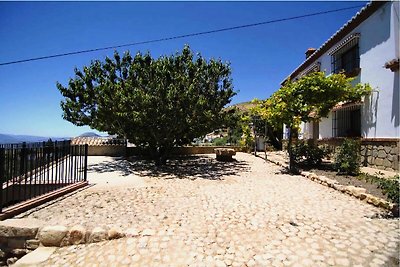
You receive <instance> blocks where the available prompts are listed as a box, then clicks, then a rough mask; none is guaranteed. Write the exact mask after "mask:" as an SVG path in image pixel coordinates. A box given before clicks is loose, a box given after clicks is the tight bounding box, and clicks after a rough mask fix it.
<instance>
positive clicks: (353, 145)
mask: <svg viewBox="0 0 400 267" xmlns="http://www.w3.org/2000/svg"><path fill="white" fill-rule="evenodd" d="M360 150H361V143H360V141H359V140H353V139H345V140H344V141H343V143H342V144H341V146H340V147H339V152H338V153H337V154H336V157H335V164H334V165H335V168H336V169H337V170H338V173H339V174H348V175H357V174H359V173H360V159H361V156H360Z"/></svg>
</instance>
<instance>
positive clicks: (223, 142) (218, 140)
mask: <svg viewBox="0 0 400 267" xmlns="http://www.w3.org/2000/svg"><path fill="white" fill-rule="evenodd" d="M212 143H213V145H215V146H225V145H226V143H228V137H227V136H225V137H218V138H215V139H214V140H213V141H212Z"/></svg>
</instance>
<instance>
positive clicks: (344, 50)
mask: <svg viewBox="0 0 400 267" xmlns="http://www.w3.org/2000/svg"><path fill="white" fill-rule="evenodd" d="M358 39H359V34H353V35H350V36H349V37H348V38H347V39H346V40H345V41H343V42H342V43H341V44H339V45H337V46H336V47H335V48H334V49H333V50H332V51H331V52H330V55H331V62H332V72H333V73H340V72H342V71H344V72H345V74H346V75H347V76H348V77H354V76H357V75H358V74H359V72H360V53H359V46H358Z"/></svg>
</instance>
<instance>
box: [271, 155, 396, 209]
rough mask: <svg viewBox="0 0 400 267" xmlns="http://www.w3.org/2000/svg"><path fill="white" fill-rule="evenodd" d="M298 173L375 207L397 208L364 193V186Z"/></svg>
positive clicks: (303, 172) (279, 164)
mask: <svg viewBox="0 0 400 267" xmlns="http://www.w3.org/2000/svg"><path fill="white" fill-rule="evenodd" d="M267 161H269V162H271V163H274V164H276V165H278V166H282V167H284V168H286V169H287V168H288V167H287V166H286V165H285V164H282V162H279V161H275V160H271V159H267ZM300 175H301V176H304V177H306V178H308V179H310V180H311V181H315V182H317V183H319V184H322V185H324V186H327V187H330V188H333V189H335V190H337V191H340V192H342V193H346V194H348V195H350V196H353V197H356V198H358V199H360V200H362V201H364V202H367V203H368V204H371V205H373V206H375V207H378V208H383V209H386V210H389V211H392V212H394V210H395V209H396V208H397V206H396V205H395V204H394V203H391V202H388V201H386V200H384V199H382V198H379V197H375V196H373V195H371V194H368V193H366V189H365V188H362V187H356V186H352V185H348V186H346V185H340V184H339V182H338V181H336V180H334V179H329V178H327V177H325V176H318V175H316V174H315V173H312V172H306V171H302V172H300Z"/></svg>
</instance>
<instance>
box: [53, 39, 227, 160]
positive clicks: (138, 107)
mask: <svg viewBox="0 0 400 267" xmlns="http://www.w3.org/2000/svg"><path fill="white" fill-rule="evenodd" d="M57 87H58V89H59V90H60V92H61V94H62V95H63V96H64V100H63V101H62V102H61V108H62V110H63V112H64V114H63V117H64V119H66V120H68V121H70V122H72V123H73V124H75V125H78V126H82V125H88V126H90V127H91V128H94V129H97V130H99V131H103V132H108V133H110V134H117V135H119V136H123V137H125V138H127V139H128V140H129V141H130V142H132V143H134V144H136V145H137V146H141V147H144V148H146V149H148V150H149V151H150V154H151V155H152V156H153V158H154V159H155V160H156V162H157V163H158V164H164V163H165V162H166V159H167V156H168V154H169V153H170V150H171V148H172V147H174V146H177V145H184V144H188V143H190V142H191V141H192V140H193V139H194V138H196V137H199V136H202V135H205V134H207V133H209V132H211V131H212V130H214V129H217V128H221V125H222V124H223V122H224V118H225V116H226V113H227V112H226V111H225V110H224V109H223V108H224V106H225V105H227V104H228V103H230V101H231V98H232V97H233V96H234V95H235V92H234V91H233V86H232V81H231V69H230V65H229V64H228V63H223V62H222V61H221V60H215V59H211V60H206V59H204V58H203V57H202V56H201V55H200V54H197V55H194V54H193V52H192V51H191V50H190V48H189V47H188V46H185V47H184V48H183V50H182V51H181V52H179V53H176V54H174V55H171V56H162V57H160V58H157V59H154V58H152V57H151V55H150V54H149V53H146V54H141V53H137V54H136V55H135V56H134V57H132V56H131V55H130V53H129V52H126V53H125V54H124V55H123V56H122V57H121V56H120V55H119V54H118V53H117V52H115V53H114V58H113V59H111V58H108V57H107V58H106V59H105V61H104V62H101V61H99V60H95V61H93V62H92V63H91V64H90V66H87V67H83V69H82V70H79V69H75V77H74V78H71V79H70V80H69V82H68V85H66V86H63V85H61V84H60V83H57Z"/></svg>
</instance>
